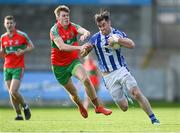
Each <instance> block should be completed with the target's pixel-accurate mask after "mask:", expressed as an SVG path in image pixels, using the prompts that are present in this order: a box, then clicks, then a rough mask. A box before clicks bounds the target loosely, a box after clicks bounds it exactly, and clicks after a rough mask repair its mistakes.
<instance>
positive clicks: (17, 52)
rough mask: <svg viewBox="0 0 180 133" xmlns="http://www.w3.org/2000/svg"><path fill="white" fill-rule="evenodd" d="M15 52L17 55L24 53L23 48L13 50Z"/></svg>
mask: <svg viewBox="0 0 180 133" xmlns="http://www.w3.org/2000/svg"><path fill="white" fill-rule="evenodd" d="M15 54H16V55H17V56H20V55H23V54H24V50H22V49H18V50H17V51H16V52H15Z"/></svg>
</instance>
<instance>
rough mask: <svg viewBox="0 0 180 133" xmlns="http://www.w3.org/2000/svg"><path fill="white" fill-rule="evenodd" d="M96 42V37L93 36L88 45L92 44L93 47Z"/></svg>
mask: <svg viewBox="0 0 180 133" xmlns="http://www.w3.org/2000/svg"><path fill="white" fill-rule="evenodd" d="M95 42H96V36H95V35H93V36H92V37H91V38H89V41H88V43H90V44H91V45H95Z"/></svg>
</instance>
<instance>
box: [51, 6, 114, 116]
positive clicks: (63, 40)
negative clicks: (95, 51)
mask: <svg viewBox="0 0 180 133" xmlns="http://www.w3.org/2000/svg"><path fill="white" fill-rule="evenodd" d="M54 13H55V16H56V20H57V23H56V24H55V25H54V26H53V27H52V28H51V30H50V38H51V46H52V48H51V62H52V69H53V73H54V75H55V77H56V79H57V80H58V82H59V83H60V84H61V85H63V86H64V88H65V89H66V90H67V91H68V93H69V95H70V98H71V99H72V101H73V102H75V104H76V105H77V106H78V108H79V111H80V113H81V115H82V116H83V117H84V118H87V117H88V113H87V110H86V109H85V108H84V106H83V104H82V102H81V100H80V98H79V96H78V94H77V91H76V88H75V86H74V85H73V83H72V80H71V76H75V77H76V78H78V79H79V80H80V81H81V82H82V83H83V84H84V86H85V88H86V93H87V95H88V96H89V97H90V99H91V101H92V103H93V105H94V107H95V112H96V113H103V114H104V115H110V114H111V113H112V111H111V110H109V109H106V108H104V107H103V106H102V105H100V102H99V100H98V98H97V95H96V91H95V89H94V87H93V85H92V83H91V81H90V79H89V77H88V76H87V74H86V71H85V69H84V68H83V66H82V64H81V63H80V61H79V52H82V51H83V50H84V49H86V47H87V46H88V45H83V46H78V42H77V35H78V34H81V36H80V41H84V40H85V39H86V38H87V37H88V36H89V35H90V32H89V31H87V30H86V29H84V28H82V27H81V26H79V25H76V24H74V23H72V22H70V19H69V13H70V10H69V8H68V7H67V6H64V5H62V6H58V7H57V8H56V9H55V11H54Z"/></svg>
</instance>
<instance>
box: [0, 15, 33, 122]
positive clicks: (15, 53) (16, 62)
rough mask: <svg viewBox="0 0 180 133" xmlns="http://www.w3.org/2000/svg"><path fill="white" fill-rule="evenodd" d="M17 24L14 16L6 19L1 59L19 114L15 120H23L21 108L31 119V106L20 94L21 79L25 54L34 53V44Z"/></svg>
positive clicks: (11, 98) (26, 116)
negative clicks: (3, 59) (2, 58)
mask: <svg viewBox="0 0 180 133" xmlns="http://www.w3.org/2000/svg"><path fill="white" fill-rule="evenodd" d="M15 26H16V22H15V19H14V17H13V16H6V17H5V18H4V27H5V29H6V33H4V34H3V35H2V36H1V50H0V52H1V54H0V55H2V56H1V57H4V58H5V61H4V80H5V84H6V86H7V88H8V91H9V96H10V100H11V104H12V106H13V108H14V110H15V111H16V113H17V116H16V117H15V120H23V116H22V114H21V107H20V105H21V106H22V108H23V110H24V115H25V119H26V120H29V119H30V117H31V113H30V109H29V106H28V105H27V104H26V103H25V102H24V99H23V97H22V95H21V94H20V93H19V87H20V84H21V79H22V76H23V73H24V67H25V64H24V54H25V53H26V52H29V51H32V49H33V48H34V46H33V43H32V42H31V40H30V39H29V37H28V36H27V34H26V33H24V32H22V31H19V30H17V29H16V28H15Z"/></svg>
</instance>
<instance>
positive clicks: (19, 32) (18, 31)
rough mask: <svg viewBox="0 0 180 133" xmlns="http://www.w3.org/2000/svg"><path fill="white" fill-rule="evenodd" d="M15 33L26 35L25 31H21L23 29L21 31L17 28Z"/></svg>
mask: <svg viewBox="0 0 180 133" xmlns="http://www.w3.org/2000/svg"><path fill="white" fill-rule="evenodd" d="M17 34H18V35H22V36H24V37H27V34H26V33H25V32H23V31H21V30H17Z"/></svg>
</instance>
